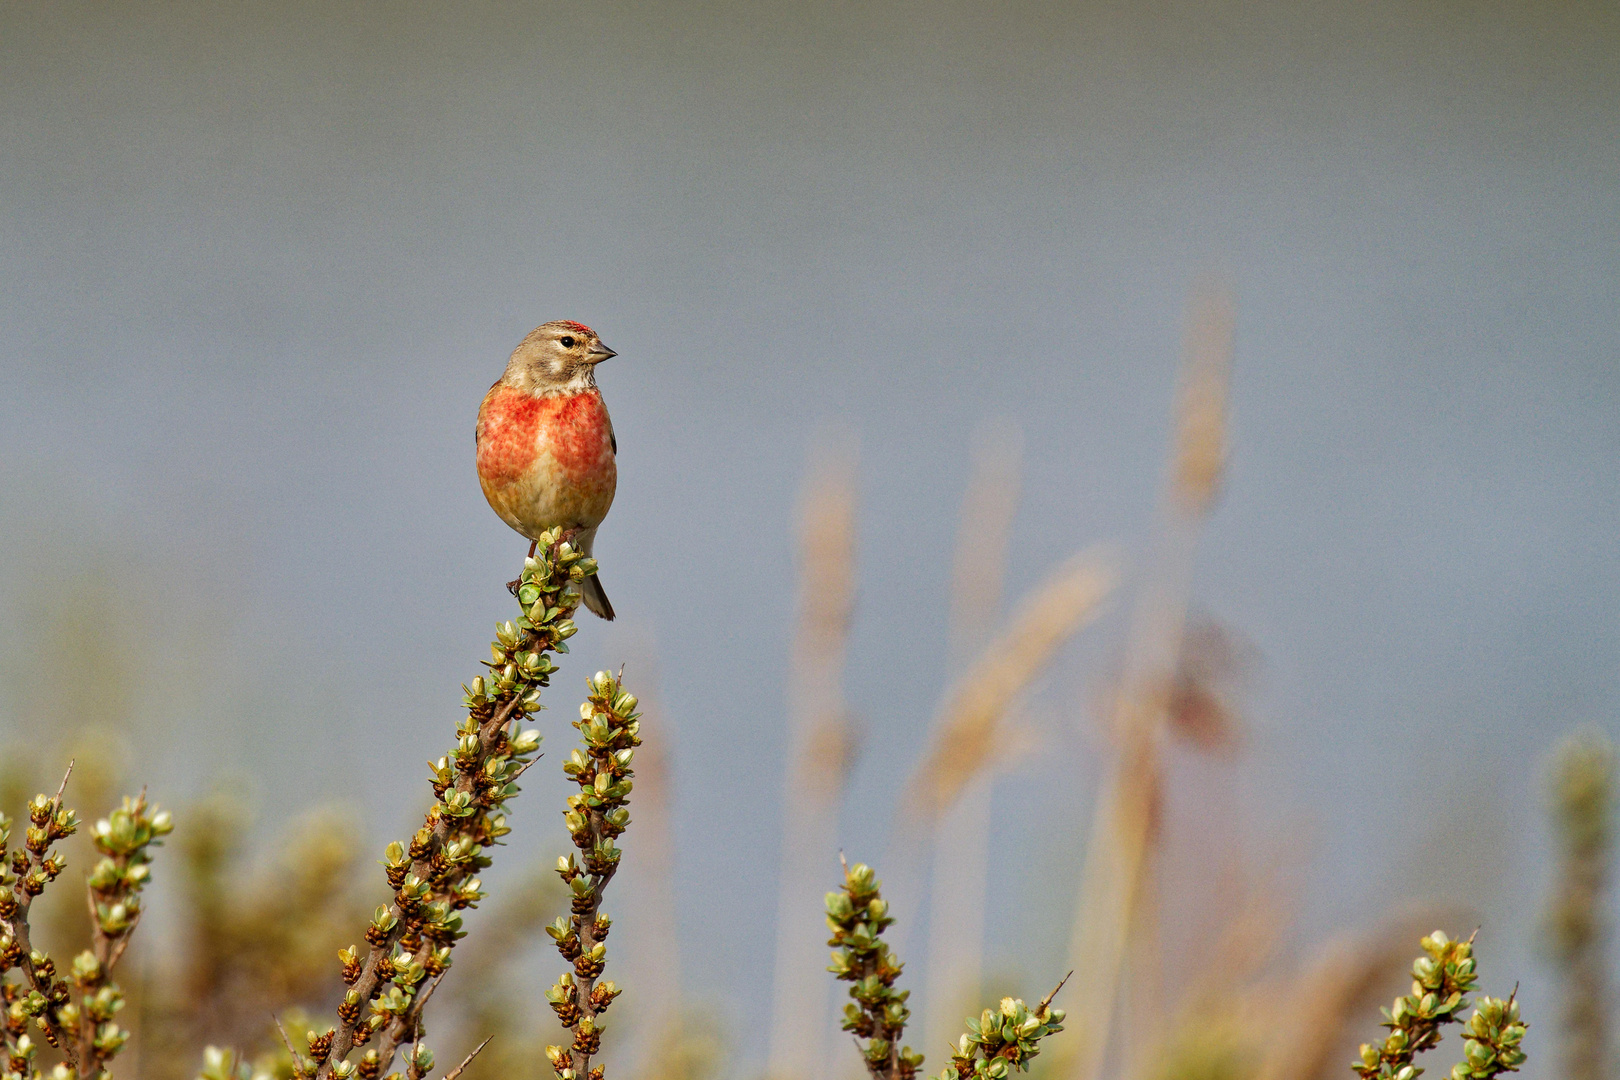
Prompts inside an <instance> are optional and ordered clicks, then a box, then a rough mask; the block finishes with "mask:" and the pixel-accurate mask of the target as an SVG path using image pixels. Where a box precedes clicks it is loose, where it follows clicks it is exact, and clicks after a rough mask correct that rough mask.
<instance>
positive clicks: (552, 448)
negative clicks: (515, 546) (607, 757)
mask: <svg viewBox="0 0 1620 1080" xmlns="http://www.w3.org/2000/svg"><path fill="white" fill-rule="evenodd" d="M616 355H618V354H617V353H615V352H614V351H613V350H612V349H610V348H608V347H607V346H606V345H603V344H602V339H601V338H599V337H597V336H596V331H594V330H592V329H591V328H590V327H588V326H586V325H585V324H584V323H577V322H567V321H564V320H558V321H556V322H548V323H546V324H545V325H544V326H540V327H536V328H535V330H534V331H533V332H532V333H531V334H529V336H528V337H526V338H524V339H523V342H522V344H520V345H519V346H518V347H517V348H516V349H515V350H513V352H512V359H510V360H508V361H507V363H506V374H504V375H502V376H501V377H500V379H498V380H497V381H496V383H495V385H494V386H492V387H490V388H489V393H487V394H485V395H484V403H483V405H481V406H479V409H478V436H477V441H478V482H479V484H481V485H482V486H483V488H484V498H486V499H488V500H489V505H490V507H491V508H492V509H493V510H494V511H495V513H496V514H498V515H500V519H501V520H502V521H504V522H506V523H507V524H508V525H510V526H512V528H514V529H516V530H517V531H518V532H520V533H522V534H523V535H524V536H526V537H528V538H529V540H530V541H531V544H530V547H529V553H530V554H531V555H532V554H533V553H534V545H533V543H532V542H533V541H537V540H538V539H539V537H540V534H541V533H543V532H545V531H546V530H547V529H554V528H558V527H561V528H562V529H564V530H565V531H566V530H575V531H576V536H575V539H574V541H573V543H574V546H575V547H577V548H578V549H579V550H581V551H583V552H584V553H585V554H586V555H587V556H588V555H590V553H591V543H592V541H594V540H595V539H596V527H597V526H598V525H600V524H602V519H603V518H605V517H607V512H608V507H610V506H612V505H613V491H614V488H615V487H617V486H618V482H619V469H618V465H617V463H616V462H615V461H614V456H615V455H616V454H617V453H618V450H619V444H618V442H617V441H616V440H615V439H614V437H613V421H612V420H610V419H608V411H607V406H606V405H605V404H604V403H603V402H602V392H601V391H600V390H598V389H597V388H596V365H597V364H600V363H601V362H602V361H603V360H606V359H608V358H609V357H610V356H616ZM583 588H584V596H583V599H584V601H585V606H586V607H588V608H590V609H591V610H592V611H593V612H595V613H596V614H597V615H600V616H601V617H602V618H604V619H611V618H613V605H612V604H610V603H608V598H607V593H605V592H603V591H602V581H601V578H599V577H596V576H594V575H593V576H591V577H588V578H586V579H585V583H584V586H583Z"/></svg>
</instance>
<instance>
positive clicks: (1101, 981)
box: [1069, 286, 1233, 1080]
mask: <svg viewBox="0 0 1620 1080" xmlns="http://www.w3.org/2000/svg"><path fill="white" fill-rule="evenodd" d="M1232 324H1233V317H1232V308H1231V303H1230V301H1229V300H1228V299H1227V298H1226V297H1225V296H1224V295H1222V294H1220V293H1218V292H1217V291H1216V290H1215V289H1213V288H1210V287H1208V286H1206V287H1204V288H1201V289H1199V290H1198V292H1197V293H1196V294H1195V298H1194V301H1193V304H1192V311H1191V314H1190V318H1189V320H1188V332H1187V339H1186V354H1185V360H1184V364H1183V368H1182V372H1181V380H1180V389H1179V393H1178V400H1177V413H1176V421H1177V422H1176V431H1175V439H1174V445H1173V450H1172V454H1173V456H1172V460H1171V463H1170V475H1169V477H1168V483H1167V485H1166V490H1165V493H1164V496H1163V500H1162V504H1161V507H1160V518H1159V525H1158V528H1157V532H1156V535H1155V537H1154V541H1153V547H1152V549H1151V554H1150V560H1151V561H1150V563H1149V567H1150V569H1149V572H1148V575H1147V577H1146V579H1145V580H1144V582H1143V584H1142V587H1141V592H1140V593H1139V595H1138V598H1137V603H1136V605H1135V608H1134V611H1133V613H1132V620H1131V624H1130V629H1129V637H1128V639H1127V644H1126V652H1125V657H1124V663H1123V668H1122V670H1121V673H1120V679H1119V685H1118V688H1117V690H1116V693H1115V697H1114V702H1113V706H1112V716H1111V732H1110V734H1111V735H1112V736H1113V738H1114V739H1115V741H1116V745H1117V747H1118V751H1117V756H1116V759H1115V763H1114V769H1113V773H1112V775H1111V776H1110V777H1109V778H1108V780H1107V782H1106V783H1105V784H1104V785H1103V786H1102V788H1101V789H1100V790H1099V792H1098V796H1097V806H1096V810H1095V812H1094V813H1093V815H1092V829H1091V839H1090V843H1089V844H1088V846H1087V849H1086V862H1085V867H1084V869H1083V871H1082V876H1081V882H1080V897H1079V907H1078V909H1077V911H1076V913H1075V922H1074V931H1073V937H1072V939H1071V943H1070V960H1071V963H1072V964H1073V965H1074V967H1075V969H1076V970H1077V972H1078V973H1079V977H1078V978H1077V979H1076V980H1075V997H1074V999H1072V1000H1071V1006H1072V1007H1071V1009H1070V1011H1071V1012H1072V1013H1074V1014H1075V1015H1081V1016H1086V1017H1089V1018H1091V1020H1092V1023H1091V1024H1090V1025H1088V1026H1086V1027H1083V1028H1082V1027H1079V1026H1077V1028H1076V1045H1075V1046H1074V1048H1073V1051H1072V1052H1073V1053H1074V1055H1075V1056H1074V1059H1073V1063H1072V1065H1071V1066H1070V1070H1069V1075H1070V1076H1071V1077H1072V1078H1073V1080H1095V1077H1096V1076H1097V1075H1098V1072H1099V1070H1100V1069H1101V1067H1102V1064H1103V1059H1104V1054H1105V1053H1106V1051H1107V1049H1108V1045H1109V1041H1110V1034H1111V1028H1112V1023H1113V1018H1114V1016H1115V1013H1116V1011H1117V1009H1118V1005H1119V996H1120V987H1121V985H1122V982H1123V977H1124V968H1125V958H1126V954H1127V949H1128V947H1129V945H1130V942H1131V940H1132V931H1133V929H1134V927H1135V925H1136V924H1138V923H1139V921H1140V920H1141V919H1142V918H1143V917H1144V914H1145V913H1147V912H1149V910H1150V908H1151V905H1150V903H1149V902H1148V899H1149V898H1148V896H1147V888H1146V886H1147V882H1148V881H1149V878H1150V874H1151V867H1152V858H1153V850H1154V847H1155V845H1156V843H1157V840H1158V835H1157V827H1158V815H1159V811H1160V795H1161V792H1160V785H1161V782H1162V761H1161V750H1162V745H1161V744H1162V739H1163V736H1164V728H1165V719H1166V716H1167V715H1168V706H1169V703H1170V696H1171V694H1172V692H1173V686H1174V681H1175V675H1176V671H1177V668H1178V665H1179V661H1180V656H1181V651H1182V638H1183V635H1184V631H1185V628H1186V623H1187V608H1188V599H1189V592H1190V589H1191V582H1192V568H1193V554H1194V551H1195V549H1196V547H1197V542H1198V536H1199V533H1200V531H1201V529H1202V526H1203V523H1204V521H1205V519H1206V518H1207V516H1208V514H1209V511H1210V508H1211V507H1212V506H1213V504H1214V501H1215V497H1216V494H1217V492H1218V489H1219V486H1220V477H1221V472H1222V468H1223V466H1224V462H1225V456H1226V408H1227V391H1228V385H1229V381H1230V375H1231V366H1232ZM1141 966H1143V967H1146V966H1148V965H1146V964H1143V965H1141ZM1150 997H1151V996H1150ZM1151 1023H1152V1017H1144V1018H1143V1024H1144V1026H1147V1025H1151Z"/></svg>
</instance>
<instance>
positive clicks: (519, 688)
mask: <svg viewBox="0 0 1620 1080" xmlns="http://www.w3.org/2000/svg"><path fill="white" fill-rule="evenodd" d="M595 572H596V563H595V561H594V560H591V559H587V558H584V557H583V556H582V555H581V554H580V552H579V551H577V550H576V549H574V548H573V547H572V545H570V544H569V543H568V542H567V541H566V540H564V538H563V536H562V534H561V533H560V532H559V531H558V530H553V531H551V532H549V533H547V534H545V535H544V536H542V537H541V538H540V542H539V545H538V553H537V555H536V556H534V557H531V558H529V559H527V560H525V561H524V564H523V574H522V576H521V577H520V578H519V579H518V580H517V581H516V582H515V583H514V586H515V589H514V591H515V592H516V593H517V598H518V601H519V603H520V604H521V605H522V608H523V613H522V614H521V615H520V616H519V617H518V618H517V619H515V620H513V621H510V622H505V623H502V624H500V625H499V626H498V627H497V628H496V631H495V641H494V642H493V643H492V644H491V646H490V652H491V659H490V660H488V661H486V662H485V666H486V667H488V668H489V674H488V675H485V676H480V677H478V678H476V679H474V680H473V681H472V685H471V686H468V687H465V688H464V689H465V691H466V694H465V697H464V698H463V703H464V704H465V705H466V707H467V716H466V718H465V719H463V720H462V721H461V724H460V726H459V727H458V728H457V729H456V745H455V748H454V749H452V750H451V751H450V753H448V754H446V755H445V756H444V757H441V758H440V759H439V760H438V761H437V762H434V763H433V766H432V773H433V776H432V784H433V794H434V796H435V802H434V804H433V807H432V808H431V809H430V810H429V811H428V812H427V816H426V818H425V820H424V821H423V823H422V827H421V828H420V829H418V830H417V831H416V834H415V835H414V836H412V837H411V840H410V843H409V844H401V843H397V842H396V843H393V844H390V845H389V846H388V850H387V852H386V854H385V859H384V866H385V868H386V873H387V877H388V884H389V885H390V886H391V887H392V888H393V890H394V898H393V902H392V903H390V904H387V905H385V906H383V907H379V908H378V909H377V911H376V914H375V915H374V916H373V917H372V920H371V925H370V927H368V928H367V930H366V943H367V946H368V947H367V949H366V951H365V952H364V953H361V952H360V951H359V950H357V949H354V948H348V949H344V950H343V951H342V952H341V953H339V956H338V958H339V960H340V961H341V963H342V966H343V981H344V982H345V983H347V984H348V987H349V989H348V991H347V992H346V993H345V994H344V997H343V1001H342V1003H341V1004H340V1005H339V1006H338V1023H337V1025H336V1026H335V1027H332V1028H328V1029H327V1030H326V1031H325V1032H324V1033H322V1032H310V1035H309V1040H308V1045H309V1052H308V1054H307V1055H304V1054H295V1056H294V1074H295V1076H296V1077H297V1078H306V1077H317V1078H318V1080H348V1078H350V1077H354V1076H358V1077H359V1078H360V1080H377V1078H378V1077H380V1076H382V1075H383V1074H384V1073H385V1072H387V1070H388V1069H389V1068H390V1067H391V1066H392V1065H393V1062H394V1058H395V1056H396V1055H397V1054H398V1052H399V1050H400V1047H401V1046H402V1045H403V1044H405V1043H407V1042H409V1043H412V1044H413V1045H412V1047H411V1049H410V1051H409V1052H408V1053H407V1054H406V1069H405V1072H404V1074H403V1076H404V1077H406V1078H408V1080H423V1078H424V1077H426V1076H427V1074H428V1073H429V1072H430V1071H431V1070H432V1068H433V1060H434V1059H433V1052H432V1051H431V1050H429V1049H428V1047H427V1046H426V1045H424V1044H423V1043H422V1042H421V1035H422V1009H423V1006H424V1005H425V1004H426V1003H427V1000H428V997H429V996H430V995H431V994H432V993H433V990H434V988H435V987H436V986H437V985H438V982H439V980H440V979H441V978H442V977H443V976H444V973H445V971H446V970H447V969H448V968H449V967H450V953H451V950H452V948H454V946H455V943H456V941H457V940H458V939H459V938H460V937H462V929H461V915H460V914H459V912H461V911H462V910H464V909H466V908H470V907H474V906H476V905H477V903H478V901H479V900H480V899H482V898H483V895H484V893H483V890H482V888H481V884H480V882H479V879H478V876H477V875H478V872H479V871H481V870H483V869H485V868H486V867H488V866H489V865H490V863H491V859H490V852H491V848H492V846H493V845H494V844H496V843H499V842H500V838H501V837H503V836H505V835H506V834H507V833H508V832H510V831H511V830H510V829H509V828H508V827H507V824H506V817H505V815H504V814H503V813H502V810H503V809H504V808H505V806H506V803H507V800H509V799H511V798H512V797H513V796H515V795H516V794H517V793H518V787H517V784H516V783H515V782H514V781H516V779H517V778H518V776H519V775H520V774H521V773H522V772H523V770H524V769H526V768H527V767H528V766H529V764H531V763H532V761H533V759H534V755H535V752H536V751H537V750H538V748H539V746H540V735H539V733H538V732H537V731H535V730H533V729H525V728H524V727H523V726H522V723H523V721H525V720H529V719H532V718H533V716H534V714H535V713H537V712H539V710H540V707H541V706H540V690H541V688H542V687H545V686H547V685H549V683H550V679H551V674H552V672H554V671H555V670H556V667H555V666H554V665H553V664H552V662H551V657H550V654H552V653H565V652H567V651H568V647H567V646H566V645H565V644H564V642H565V641H566V640H567V639H568V638H569V637H572V636H573V634H574V624H573V622H571V621H570V616H571V615H572V614H573V612H574V609H575V608H576V606H577V605H578V603H579V592H578V586H579V583H580V582H582V581H584V580H585V578H586V577H588V576H589V575H591V574H594V573H595ZM373 1038H375V1039H376V1040H377V1045H376V1046H375V1047H374V1048H372V1049H368V1050H366V1051H365V1053H364V1054H363V1055H362V1056H361V1057H360V1059H359V1060H358V1061H351V1060H350V1059H349V1054H350V1052H351V1051H352V1050H353V1049H355V1048H356V1047H360V1046H364V1045H365V1044H366V1043H368V1042H370V1041H371V1040H372V1039H373ZM388 1076H389V1078H390V1080H399V1078H400V1077H401V1074H399V1073H388Z"/></svg>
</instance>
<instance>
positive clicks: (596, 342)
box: [505, 319, 618, 393]
mask: <svg viewBox="0 0 1620 1080" xmlns="http://www.w3.org/2000/svg"><path fill="white" fill-rule="evenodd" d="M617 355H618V354H617V353H615V352H614V351H613V350H612V349H610V348H608V347H607V346H606V345H603V344H602V339H601V338H599V337H597V336H596V331H595V330H592V329H591V328H590V327H588V326H586V325H585V324H584V323H577V322H570V321H568V320H566V319H557V320H555V321H553V322H548V323H546V324H545V325H543V326H537V327H535V328H534V330H532V331H530V333H529V336H528V337H526V338H524V339H523V343H522V344H520V345H519V346H518V347H517V348H516V349H514V350H513V351H512V359H511V360H510V361H508V362H507V365H506V376H505V378H506V381H507V382H509V383H512V384H513V385H516V386H518V387H520V388H522V389H524V390H530V391H535V392H539V393H546V392H563V391H572V390H583V389H586V388H587V387H591V386H595V385H596V365H597V364H600V363H601V362H602V361H603V360H606V359H607V358H608V357H610V356H617Z"/></svg>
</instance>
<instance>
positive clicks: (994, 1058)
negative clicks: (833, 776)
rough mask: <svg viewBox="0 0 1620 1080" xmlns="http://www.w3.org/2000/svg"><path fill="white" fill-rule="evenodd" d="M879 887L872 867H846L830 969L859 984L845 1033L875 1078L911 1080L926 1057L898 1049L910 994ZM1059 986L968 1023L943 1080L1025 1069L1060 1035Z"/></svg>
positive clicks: (831, 909)
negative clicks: (902, 984) (1037, 999)
mask: <svg viewBox="0 0 1620 1080" xmlns="http://www.w3.org/2000/svg"><path fill="white" fill-rule="evenodd" d="M878 885H879V882H878V880H877V875H875V874H874V873H873V872H872V868H871V867H870V866H866V865H864V864H859V863H858V864H856V865H855V866H853V867H850V866H845V867H844V887H843V888H842V889H839V890H838V891H837V892H830V893H828V894H827V926H828V927H829V928H830V929H831V930H832V938H831V939H830V940H829V941H828V942H827V944H829V945H831V946H833V947H834V948H836V949H837V950H838V951H837V952H835V953H833V955H832V961H833V962H832V966H831V967H829V968H828V969H827V970H828V971H830V972H832V973H833V974H834V975H835V976H837V977H838V978H839V979H840V980H841V981H843V982H848V983H853V984H854V985H853V986H851V987H850V988H849V996H850V997H851V998H852V999H854V1000H853V1001H852V1002H851V1003H850V1004H848V1005H846V1006H844V1030H845V1031H852V1032H854V1033H855V1040H856V1043H855V1044H856V1046H857V1047H859V1048H860V1051H861V1057H862V1059H863V1060H864V1061H865V1062H866V1071H867V1072H868V1073H869V1074H871V1076H872V1078H873V1080H913V1077H915V1076H916V1075H917V1072H918V1070H919V1069H921V1068H922V1063H923V1056H922V1055H921V1054H919V1053H917V1052H916V1051H915V1050H913V1049H911V1047H909V1046H906V1047H902V1046H901V1045H900V1039H901V1036H903V1035H904V1034H905V1031H906V1021H908V1020H909V1019H911V1010H910V1009H908V1008H907V1007H906V998H907V997H909V996H910V991H907V990H896V989H895V985H894V984H895V981H896V980H898V979H899V978H900V971H901V969H902V968H903V967H904V965H903V964H901V963H900V961H899V960H897V959H896V958H895V957H894V955H893V954H892V953H890V952H889V946H888V945H886V944H885V943H884V942H883V940H882V934H883V931H884V930H886V929H887V928H888V927H889V926H890V925H891V924H893V922H894V917H893V916H891V915H890V914H889V905H888V902H887V901H886V900H884V899H883V897H882V896H880V895H879V893H878ZM1064 981H1065V982H1067V981H1068V980H1067V979H1065V980H1064ZM1061 989H1063V983H1059V984H1058V986H1057V990H1053V991H1052V992H1051V993H1050V994H1047V995H1046V1000H1044V1001H1042V1002H1041V1003H1040V1004H1039V1005H1037V1006H1036V1007H1035V1008H1034V1009H1030V1008H1029V1007H1028V1006H1026V1005H1025V1004H1024V1003H1023V1001H1021V1000H1019V999H1017V998H1002V999H1001V1008H1000V1010H999V1011H998V1010H996V1009H986V1010H984V1013H983V1015H982V1016H980V1017H979V1018H978V1019H976V1020H975V1019H969V1020H968V1022H967V1026H968V1033H967V1034H966V1035H963V1036H962V1038H961V1039H960V1040H959V1041H958V1042H957V1045H956V1047H955V1048H954V1050H953V1052H952V1054H951V1064H950V1067H949V1068H947V1069H946V1070H945V1071H944V1072H942V1073H940V1074H939V1080H958V1078H964V1080H965V1078H969V1077H971V1078H974V1080H1003V1078H1004V1077H1006V1076H1007V1074H1008V1072H1009V1071H1010V1070H1017V1071H1020V1072H1021V1071H1024V1070H1026V1069H1028V1068H1029V1060H1030V1059H1031V1058H1033V1057H1034V1056H1035V1055H1036V1054H1037V1053H1039V1050H1038V1049H1037V1044H1039V1043H1040V1041H1041V1040H1042V1039H1044V1038H1046V1037H1047V1036H1048V1035H1051V1034H1054V1033H1055V1032H1059V1031H1062V1030H1063V1010H1062V1009H1054V1008H1052V1007H1051V1006H1052V999H1053V998H1054V997H1056V996H1057V992H1058V990H1061ZM862 1040H864V1041H862Z"/></svg>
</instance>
